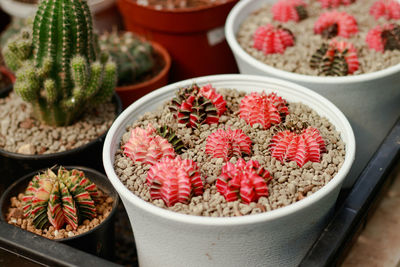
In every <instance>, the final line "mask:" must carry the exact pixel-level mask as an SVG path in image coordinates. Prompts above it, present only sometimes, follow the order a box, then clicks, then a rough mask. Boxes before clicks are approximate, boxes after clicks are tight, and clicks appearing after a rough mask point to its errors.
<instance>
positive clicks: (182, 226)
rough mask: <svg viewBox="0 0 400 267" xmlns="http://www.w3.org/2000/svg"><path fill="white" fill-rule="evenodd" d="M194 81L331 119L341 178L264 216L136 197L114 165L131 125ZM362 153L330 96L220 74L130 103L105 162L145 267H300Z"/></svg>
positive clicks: (106, 150)
mask: <svg viewBox="0 0 400 267" xmlns="http://www.w3.org/2000/svg"><path fill="white" fill-rule="evenodd" d="M193 82H196V83H198V84H199V85H205V84H207V83H211V84H212V85H213V86H214V87H216V88H236V89H238V90H243V91H246V92H251V91H262V90H264V91H266V92H271V91H275V92H277V93H278V94H279V95H280V96H282V97H284V98H286V99H287V100H288V101H298V102H302V103H304V104H306V105H308V106H309V107H311V108H313V109H314V110H315V111H316V112H317V113H318V114H319V115H321V116H325V117H326V118H328V119H329V121H330V122H331V123H333V124H334V125H335V126H336V129H337V130H338V131H339V132H340V133H341V137H342V140H343V141H344V143H345V144H346V158H345V161H344V163H343V166H342V167H341V169H340V170H339V172H338V173H337V175H336V176H335V177H334V178H333V179H332V180H331V181H330V182H329V183H328V184H327V185H326V186H324V187H323V188H322V189H320V190H319V191H317V192H316V193H314V194H313V195H311V196H309V197H307V198H305V199H303V200H301V201H298V202H296V203H294V204H292V205H289V206H287V207H284V208H280V209H277V210H273V211H270V212H266V213H261V214H257V215H247V216H242V217H233V218H211V217H201V216H192V215H185V214H179V213H175V212H172V211H169V210H166V209H162V208H159V207H157V206H154V205H152V204H150V203H148V202H146V201H144V200H142V199H141V198H139V197H137V196H136V195H134V194H133V193H132V192H131V191H129V190H128V188H126V187H125V186H124V185H123V183H122V182H121V181H120V180H119V178H118V177H117V175H116V173H115V171H114V168H113V164H114V155H115V152H116V150H117V149H118V147H119V146H120V141H121V136H122V135H123V134H124V133H125V132H126V127H127V126H128V125H131V124H132V122H133V121H135V120H136V119H137V118H138V117H139V116H140V115H142V114H143V113H145V112H147V111H153V110H155V109H157V107H158V106H160V105H162V104H163V103H164V102H165V101H167V100H168V99H171V98H172V97H173V96H174V94H175V91H176V90H177V89H178V88H180V87H184V86H189V85H191V84H192V83H193ZM354 155H355V140H354V135H353V131H352V129H351V126H350V124H349V122H348V121H347V119H346V117H345V116H344V115H343V113H342V112H341V111H340V110H339V109H338V108H337V107H335V106H334V105H333V104H332V103H331V102H329V101H328V100H327V99H325V98H324V97H322V96H320V95H318V94H317V93H315V92H313V91H311V90H309V89H306V88H304V87H302V86H299V85H295V84H293V83H289V82H285V81H281V80H277V79H272V78H265V77H259V76H252V75H238V74H236V75H216V76H206V77H201V78H196V79H190V80H185V81H182V82H178V83H175V84H171V85H168V86H165V87H163V88H161V89H158V90H156V91H153V92H152V93H150V94H148V95H146V96H144V97H142V98H140V99H139V100H137V101H136V102H134V103H133V104H132V105H130V106H129V107H128V108H127V109H126V110H125V111H124V112H123V113H122V114H121V115H120V116H119V117H118V118H117V119H116V120H115V122H114V124H113V125H112V127H111V129H110V130H109V131H108V134H107V137H106V140H105V144H104V148H103V163H104V168H105V170H106V174H107V176H108V178H109V179H110V181H111V183H112V184H113V186H114V187H115V188H116V190H117V191H118V193H119V195H120V197H121V199H122V202H123V203H124V205H125V208H126V210H127V212H128V215H129V219H130V222H131V224H132V229H133V232H134V236H135V241H136V248H137V253H138V258H139V264H140V266H142V267H145V266H151V267H157V266H174V267H178V266H185V267H187V266H203V267H204V266H295V265H297V264H298V263H299V261H300V260H301V259H302V258H303V257H304V255H305V253H306V252H307V250H308V249H309V247H310V246H311V244H312V243H313V242H314V241H315V239H316V237H317V236H318V235H319V233H320V231H321V230H322V228H323V226H324V223H325V219H326V218H327V217H328V215H329V211H330V210H331V209H332V207H333V205H334V203H335V200H336V198H337V195H338V193H339V190H340V188H341V184H342V182H343V180H344V178H345V176H346V174H347V173H348V171H349V170H350V167H351V165H352V163H353V160H354Z"/></svg>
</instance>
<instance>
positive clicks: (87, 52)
mask: <svg viewBox="0 0 400 267" xmlns="http://www.w3.org/2000/svg"><path fill="white" fill-rule="evenodd" d="M97 52H98V51H97V42H96V39H95V37H94V35H93V30H92V19H91V14H90V10H89V7H88V5H87V3H86V1H64V0H54V1H41V2H40V3H39V6H38V10H37V12H36V16H35V19H34V22H33V26H32V30H26V29H23V30H22V31H21V34H20V35H19V36H17V37H16V38H15V39H12V40H10V41H9V42H8V45H7V46H6V47H5V48H4V49H3V55H4V59H5V62H6V64H7V65H8V67H9V68H10V69H11V70H12V71H14V72H16V77H17V79H16V82H15V84H14V90H15V92H16V93H17V94H18V95H19V96H21V98H22V99H23V100H24V101H27V102H29V103H31V104H32V107H33V113H34V116H35V117H36V118H38V119H39V120H41V121H43V122H45V123H47V124H49V125H55V126H64V125H68V124H71V123H73V122H74V121H75V120H77V119H78V118H79V116H80V115H81V114H82V113H83V111H85V110H87V109H88V108H90V107H92V106H94V105H96V104H99V103H103V102H105V101H106V100H108V99H109V98H110V96H111V95H112V93H113V90H114V87H115V83H116V76H117V74H116V65H115V63H113V62H111V61H109V60H108V55H107V54H104V53H103V54H102V55H101V56H100V57H98V55H97Z"/></svg>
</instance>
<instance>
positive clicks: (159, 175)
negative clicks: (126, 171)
mask: <svg viewBox="0 0 400 267" xmlns="http://www.w3.org/2000/svg"><path fill="white" fill-rule="evenodd" d="M147 184H148V185H149V187H150V196H151V198H152V199H162V200H163V201H164V203H165V204H166V205H167V206H168V207H171V206H173V205H174V204H176V203H178V202H180V203H188V202H189V199H190V197H191V195H192V194H194V195H196V196H197V195H201V194H203V181H202V180H201V177H200V172H199V169H198V167H197V164H196V162H194V161H192V160H189V159H184V160H182V159H181V158H180V157H176V158H174V159H171V158H168V157H164V158H162V159H161V160H160V161H159V162H158V163H156V164H155V165H153V166H152V167H151V168H150V170H149V171H148V173H147Z"/></svg>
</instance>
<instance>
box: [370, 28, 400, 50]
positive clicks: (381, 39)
mask: <svg viewBox="0 0 400 267" xmlns="http://www.w3.org/2000/svg"><path fill="white" fill-rule="evenodd" d="M365 42H366V43H367V45H368V47H369V49H374V50H376V51H378V52H382V53H383V52H385V51H386V50H399V49H400V26H399V25H396V24H386V25H383V26H380V25H378V26H376V27H375V28H373V29H371V30H369V32H368V33H367V37H366V38H365Z"/></svg>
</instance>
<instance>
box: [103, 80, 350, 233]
mask: <svg viewBox="0 0 400 267" xmlns="http://www.w3.org/2000/svg"><path fill="white" fill-rule="evenodd" d="M224 81H230V82H232V81H234V82H235V83H241V84H250V85H251V84H252V83H267V84H276V85H281V86H285V87H288V88H291V89H294V90H296V91H300V92H301V94H302V97H304V98H307V97H309V98H312V99H313V100H314V101H315V102H318V103H321V105H323V106H324V107H326V108H327V109H329V110H330V111H332V112H331V113H332V114H335V116H336V118H338V120H340V122H341V123H342V125H343V128H344V129H345V132H346V134H347V136H348V143H346V156H345V161H344V162H343V165H342V167H341V168H340V170H339V172H338V173H337V174H336V175H335V176H334V177H333V178H332V179H331V181H330V182H329V183H328V184H326V185H325V186H323V187H322V188H321V189H319V190H318V191H317V192H315V193H314V194H312V195H311V196H308V197H306V198H304V199H302V200H300V201H297V202H295V203H293V204H290V205H288V206H286V207H282V208H279V209H276V210H272V211H268V212H264V213H260V214H254V215H246V216H241V217H228V218H226V217H217V218H213V217H203V216H195V215H187V214H181V213H177V212H173V211H170V210H166V209H163V208H159V207H157V206H155V205H153V204H151V203H149V202H146V201H145V200H143V199H141V198H140V197H138V196H136V195H135V194H134V193H132V192H131V191H130V190H129V189H128V188H127V187H126V186H125V185H124V184H123V183H122V182H121V180H120V179H119V178H118V176H117V174H116V173H115V170H114V167H113V164H114V162H112V160H114V154H115V153H114V152H115V151H114V149H116V147H118V146H119V143H120V140H121V139H120V138H118V137H117V136H116V133H117V131H118V130H119V128H121V127H124V129H125V127H126V126H127V123H128V122H129V121H130V117H131V115H130V114H131V113H132V112H133V111H135V110H136V109H137V108H140V106H141V105H143V103H146V102H147V101H149V100H151V99H163V94H165V93H167V92H169V91H174V90H176V89H177V88H180V87H183V86H187V85H189V84H192V83H194V82H196V83H198V84H206V83H215V82H224ZM255 86H256V85H255ZM139 110H140V109H139ZM342 134H343V133H342ZM117 138H118V139H117ZM354 157H355V138H354V133H353V130H352V128H351V126H350V123H349V122H348V120H347V118H346V117H345V116H344V115H343V113H342V112H341V111H340V110H339V109H338V108H337V107H336V106H335V105H334V104H332V103H331V102H330V101H329V100H327V99H326V98H324V97H322V96H321V95H319V94H317V93H316V92H314V91H312V90H310V89H307V88H305V87H303V86H300V85H297V84H294V83H291V82H287V81H282V80H279V79H275V78H269V77H262V76H255V75H244V74H224V75H211V76H204V77H199V78H194V79H187V80H184V81H180V82H177V83H174V84H170V85H167V86H165V87H163V88H160V89H158V90H155V91H153V92H151V93H149V94H147V95H145V96H143V97H142V98H140V99H139V100H137V101H136V102H135V103H133V104H131V105H130V106H129V107H128V108H127V109H125V111H124V112H122V113H121V114H120V116H118V118H117V119H116V120H115V121H114V123H113V125H112V126H111V128H110V129H109V131H108V133H107V136H106V140H105V142H104V146H103V164H104V169H105V171H106V174H107V177H108V179H109V180H110V181H111V183H112V184H113V186H114V187H115V188H116V189H117V191H118V193H119V194H120V197H121V198H122V199H124V198H125V199H127V200H129V201H130V202H132V203H133V204H134V205H135V206H137V207H138V208H140V209H142V210H144V211H145V212H148V213H151V214H153V215H155V216H160V217H162V218H164V219H166V220H170V221H174V222H176V223H187V224H193V225H208V226H226V225H244V224H256V223H262V222H265V221H271V220H276V219H278V218H281V217H284V216H287V215H290V214H293V213H296V212H301V210H302V209H303V208H306V207H308V206H310V205H312V204H314V203H315V202H318V201H319V200H321V199H322V198H323V197H324V196H325V195H327V194H329V193H330V192H332V191H333V190H335V188H337V187H338V186H340V185H341V183H342V182H343V180H344V178H345V177H346V174H347V173H348V171H349V170H350V168H351V166H352V163H353V161H354Z"/></svg>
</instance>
